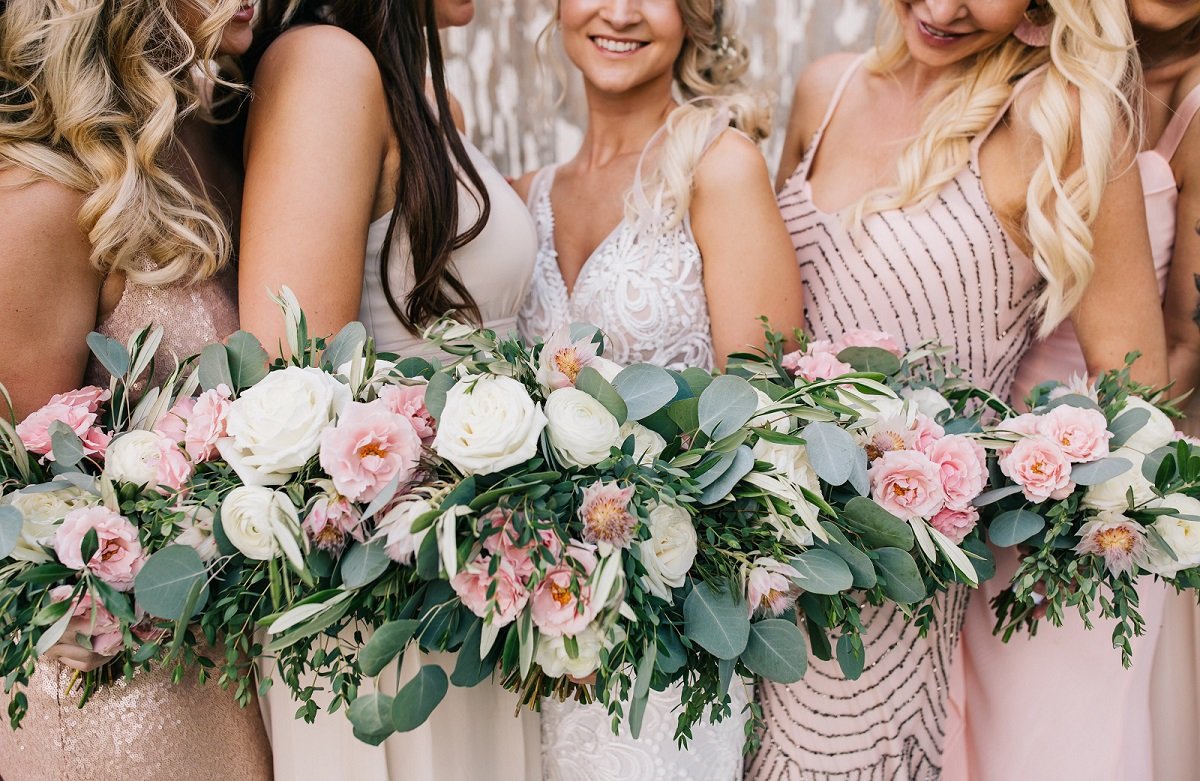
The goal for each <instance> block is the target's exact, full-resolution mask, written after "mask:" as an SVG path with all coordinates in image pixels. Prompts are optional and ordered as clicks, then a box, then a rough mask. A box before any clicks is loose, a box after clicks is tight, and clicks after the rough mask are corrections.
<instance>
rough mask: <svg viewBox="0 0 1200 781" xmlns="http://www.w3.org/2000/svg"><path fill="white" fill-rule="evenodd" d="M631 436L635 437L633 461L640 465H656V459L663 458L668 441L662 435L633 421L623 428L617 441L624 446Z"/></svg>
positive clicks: (626, 423) (627, 422)
mask: <svg viewBox="0 0 1200 781" xmlns="http://www.w3.org/2000/svg"><path fill="white" fill-rule="evenodd" d="M630 434H632V435H633V460H635V461H637V462H638V463H639V464H652V463H654V459H656V458H658V457H659V456H661V455H662V452H663V450H664V449H666V447H667V440H665V439H663V438H662V435H661V434H659V433H658V432H657V431H654V430H653V429H648V428H646V427H645V426H643V425H642V424H641V423H638V422H637V421H633V420H627V421H625V425H623V426H621V431H620V434H619V435H618V436H617V441H618V442H619V443H621V444H624V442H625V440H626V439H628V438H629V435H630Z"/></svg>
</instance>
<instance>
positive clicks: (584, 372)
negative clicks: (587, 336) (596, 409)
mask: <svg viewBox="0 0 1200 781" xmlns="http://www.w3.org/2000/svg"><path fill="white" fill-rule="evenodd" d="M575 389H576V390H581V391H583V392H584V393H586V394H587V395H589V396H591V397H592V398H593V399H595V400H596V401H598V402H600V403H601V404H602V405H603V406H604V408H605V409H606V410H608V411H609V412H610V413H611V414H612V416H613V417H614V418H616V419H617V424H618V425H620V424H623V423H624V422H625V421H626V420H628V419H629V410H628V408H627V407H626V405H625V400H624V399H622V398H621V394H620V393H617V389H616V388H614V387H613V385H612V383H610V382H609V381H608V380H606V379H604V375H602V374H600V372H598V371H596V370H595V369H593V368H592V367H591V366H585V367H583V368H582V369H580V370H579V375H578V376H577V377H576V378H575Z"/></svg>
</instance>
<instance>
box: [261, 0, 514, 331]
mask: <svg viewBox="0 0 1200 781" xmlns="http://www.w3.org/2000/svg"><path fill="white" fill-rule="evenodd" d="M271 5H278V6H280V7H278V8H272V7H268V9H267V24H268V26H267V30H266V35H264V36H262V39H263V43H264V45H266V44H269V43H270V41H271V40H273V39H274V38H275V37H277V36H278V34H279V32H280V31H281V30H282V29H283V27H284V26H286V25H288V24H302V23H316V24H333V25H336V26H338V27H340V28H342V29H344V30H346V31H347V32H349V33H350V34H351V35H353V36H354V37H356V38H358V39H359V40H360V41H362V43H363V44H364V45H365V46H366V47H367V48H368V49H369V50H370V51H371V54H372V55H373V56H374V57H375V62H376V64H377V65H378V66H379V73H380V76H381V78H382V80H383V88H384V93H385V95H386V98H387V103H388V115H389V117H390V118H391V123H392V129H393V131H394V132H395V133H396V137H397V138H398V139H399V142H400V143H399V151H400V175H399V176H398V177H397V179H396V204H395V208H394V210H393V211H392V216H391V222H389V223H388V230H387V239H386V241H385V242H384V245H383V251H382V252H381V253H380V257H379V270H380V274H381V276H382V278H383V290H384V295H385V296H386V297H387V301H388V305H389V306H390V307H391V309H392V311H393V312H395V314H396V316H397V317H398V318H400V321H401V322H402V323H404V325H405V326H406V327H407V328H410V329H414V330H415V329H418V328H420V327H421V326H422V325H424V324H426V323H428V322H429V321H431V320H433V319H436V318H438V317H441V316H442V315H444V314H446V313H447V312H450V311H452V310H459V311H460V312H464V313H465V314H466V315H468V316H469V317H470V318H471V319H473V320H475V321H476V322H479V321H480V319H481V318H480V314H479V308H478V306H477V305H476V303H475V300H474V299H473V298H472V297H471V294H470V292H469V291H468V290H467V288H466V286H465V285H464V284H463V283H462V280H460V279H459V278H458V277H457V276H456V275H455V273H454V269H453V268H451V265H450V257H451V253H452V252H454V251H455V250H457V249H460V248H461V247H463V246H465V245H466V244H468V243H469V242H471V241H472V240H474V239H475V238H476V237H478V236H479V234H480V233H481V232H482V231H483V229H484V226H486V225H487V221H488V218H489V216H490V214H491V201H490V200H489V198H488V193H487V188H486V187H485V186H484V184H483V179H482V178H481V177H480V175H479V172H478V171H477V170H476V169H475V166H474V164H472V162H471V158H470V156H469V155H468V154H467V149H466V147H465V146H464V145H463V142H462V138H461V137H460V136H459V133H458V128H457V127H455V125H454V117H453V115H452V113H451V110H450V99H449V95H448V93H447V90H446V73H445V66H444V63H443V59H442V44H441V39H440V38H439V36H438V27H437V19H436V17H435V14H434V0H375V1H374V2H362V0H298V2H297V0H292V2H290V3H286V4H283V3H275V4H269V6H271ZM427 67H428V69H429V78H430V81H431V82H432V86H433V95H434V107H431V106H430V104H429V101H428V100H427V99H426V93H425V82H426V68H427ZM435 107H436V110H435ZM460 180H462V181H463V183H464V184H467V185H469V187H468V189H469V190H470V191H471V194H472V196H473V197H474V198H475V201H476V203H477V204H478V206H479V218H478V219H477V220H476V221H475V222H474V224H472V225H471V226H470V227H469V228H467V229H466V230H465V231H463V232H461V233H459V229H458V227H459V226H458V223H459V208H458V186H459V182H460ZM398 225H402V226H403V229H404V230H405V231H407V233H408V240H409V243H410V246H411V251H412V258H413V261H412V262H413V279H414V284H413V288H412V290H411V291H410V292H409V293H408V295H407V296H406V297H405V300H404V301H403V302H401V301H399V300H398V299H397V297H396V292H395V291H394V290H392V288H391V284H390V282H389V273H388V272H389V266H390V262H391V260H390V252H389V249H390V247H391V246H392V239H393V237H394V235H395V232H396V228H397V226H398Z"/></svg>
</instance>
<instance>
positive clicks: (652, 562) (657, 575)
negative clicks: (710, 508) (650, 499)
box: [638, 503, 696, 601]
mask: <svg viewBox="0 0 1200 781" xmlns="http://www.w3.org/2000/svg"><path fill="white" fill-rule="evenodd" d="M649 528H650V539H648V540H643V541H642V542H640V543H638V558H639V559H641V562H642V566H644V567H645V568H646V575H645V577H643V578H642V585H643V586H645V587H646V588H647V589H649V590H650V593H651V594H654V595H655V596H657V597H661V598H662V599H665V600H668V601H669V600H670V599H671V589H672V588H679V587H680V586H682V585H683V581H684V579H685V578H686V577H687V573H688V571H689V570H690V569H691V568H692V562H693V561H695V559H696V527H695V526H693V525H692V518H691V516H690V515H689V514H688V512H687V510H685V509H683V508H682V507H680V506H679V505H677V504H670V503H667V504H656V505H654V506H653V507H652V508H651V509H650V523H649Z"/></svg>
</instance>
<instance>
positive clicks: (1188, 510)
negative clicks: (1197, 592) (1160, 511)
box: [1145, 494, 1200, 578]
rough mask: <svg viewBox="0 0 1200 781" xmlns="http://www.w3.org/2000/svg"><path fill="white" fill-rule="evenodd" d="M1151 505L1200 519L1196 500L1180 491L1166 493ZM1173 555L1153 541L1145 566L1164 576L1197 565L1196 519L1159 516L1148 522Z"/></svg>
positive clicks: (1199, 524) (1199, 554) (1198, 529)
mask: <svg viewBox="0 0 1200 781" xmlns="http://www.w3.org/2000/svg"><path fill="white" fill-rule="evenodd" d="M1151 506H1152V507H1170V508H1172V509H1174V510H1176V511H1178V513H1179V514H1180V515H1191V516H1194V517H1197V518H1200V500H1196V499H1193V498H1192V497H1190V496H1184V495H1183V494H1167V495H1166V496H1164V497H1163V498H1162V499H1159V500H1158V501H1157V502H1154V503H1153V504H1152V505H1151ZM1152 526H1153V527H1154V530H1155V531H1157V532H1158V534H1159V536H1160V537H1162V539H1163V542H1165V543H1166V544H1167V545H1168V546H1169V547H1170V548H1171V552H1172V553H1174V554H1175V556H1174V557H1172V556H1171V555H1170V554H1168V553H1167V552H1166V551H1164V550H1161V549H1160V548H1159V547H1158V545H1157V544H1153V543H1152V544H1151V545H1150V546H1149V550H1150V554H1149V561H1147V562H1146V563H1145V566H1146V569H1148V570H1150V571H1151V572H1153V573H1155V574H1158V575H1162V576H1163V577H1165V578H1170V577H1174V576H1175V575H1178V574H1179V573H1180V572H1183V571H1184V570H1187V569H1192V568H1193V567H1200V521H1189V520H1185V519H1183V518H1176V517H1175V516H1173V515H1160V516H1158V518H1156V519H1155V521H1154V523H1153V524H1152Z"/></svg>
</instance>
